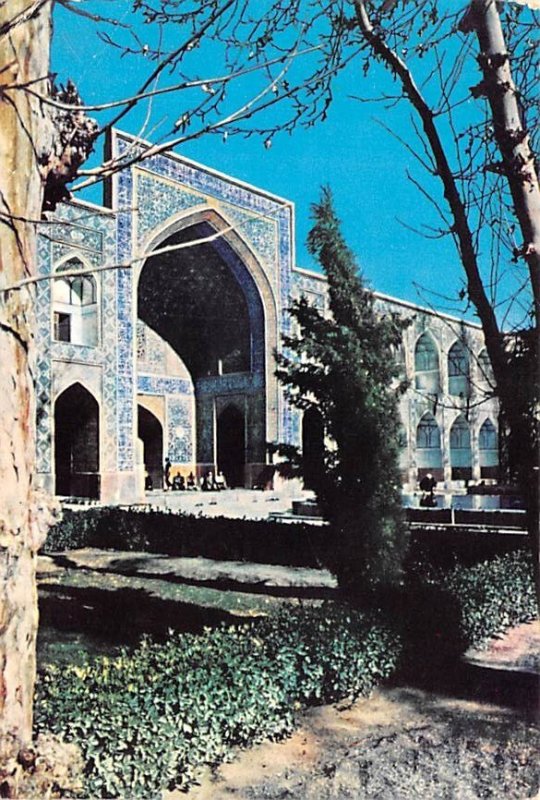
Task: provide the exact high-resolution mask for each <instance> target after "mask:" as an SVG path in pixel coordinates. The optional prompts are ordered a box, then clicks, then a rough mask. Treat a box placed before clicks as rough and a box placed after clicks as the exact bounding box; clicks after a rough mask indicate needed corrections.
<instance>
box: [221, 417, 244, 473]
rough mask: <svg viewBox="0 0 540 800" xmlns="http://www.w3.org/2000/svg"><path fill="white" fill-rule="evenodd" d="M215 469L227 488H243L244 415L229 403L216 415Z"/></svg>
mask: <svg viewBox="0 0 540 800" xmlns="http://www.w3.org/2000/svg"><path fill="white" fill-rule="evenodd" d="M216 442H217V446H216V451H217V453H216V454H217V459H216V461H217V469H218V471H219V472H222V473H223V475H224V476H225V480H226V482H227V486H229V487H230V488H234V487H235V486H243V485H244V482H245V467H246V415H245V411H244V409H242V408H239V407H238V406H237V405H236V404H234V403H230V404H229V405H227V406H225V408H224V409H222V411H221V412H220V413H219V414H218V417H217V426H216Z"/></svg>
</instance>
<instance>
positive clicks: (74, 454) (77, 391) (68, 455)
mask: <svg viewBox="0 0 540 800" xmlns="http://www.w3.org/2000/svg"><path fill="white" fill-rule="evenodd" d="M99 428H100V424H99V403H98V401H97V400H96V398H95V397H94V396H93V395H92V394H91V393H90V392H89V391H88V389H86V388H85V387H84V386H83V385H82V384H81V383H79V382H77V383H73V384H71V385H70V386H69V387H68V388H66V389H64V391H63V392H61V393H60V394H59V395H58V397H57V398H56V402H55V404H54V458H55V491H56V494H58V495H63V496H69V497H91V498H97V497H99V491H100V476H99V462H100V454H99Z"/></svg>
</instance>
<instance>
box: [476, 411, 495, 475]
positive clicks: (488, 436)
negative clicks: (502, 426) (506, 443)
mask: <svg viewBox="0 0 540 800" xmlns="http://www.w3.org/2000/svg"><path fill="white" fill-rule="evenodd" d="M478 451H479V458H480V477H481V478H493V479H497V478H498V474H499V437H498V433H497V428H496V427H495V425H494V424H493V422H492V421H491V420H490V419H489V417H488V418H487V419H486V420H484V422H483V423H482V426H481V427H480V431H479V433H478Z"/></svg>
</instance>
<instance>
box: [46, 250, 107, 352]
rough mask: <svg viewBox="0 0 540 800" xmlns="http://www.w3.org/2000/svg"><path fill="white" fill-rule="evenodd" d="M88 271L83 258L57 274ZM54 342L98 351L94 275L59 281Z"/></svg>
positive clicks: (56, 284)
mask: <svg viewBox="0 0 540 800" xmlns="http://www.w3.org/2000/svg"><path fill="white" fill-rule="evenodd" d="M83 269H85V264H84V263H83V262H82V261H81V260H80V259H79V258H70V259H69V260H68V261H65V262H64V263H63V264H62V265H61V266H60V267H59V268H58V270H57V273H58V274H59V276H61V275H62V272H68V271H69V272H72V271H74V270H83ZM52 312H53V338H54V339H55V341H57V342H71V343H72V344H81V345H86V346H87V347H95V346H96V345H97V343H98V303H97V284H96V281H95V279H94V278H93V277H92V275H80V276H79V275H77V276H67V275H66V277H64V278H62V277H59V278H58V279H56V280H55V281H54V282H53V287H52Z"/></svg>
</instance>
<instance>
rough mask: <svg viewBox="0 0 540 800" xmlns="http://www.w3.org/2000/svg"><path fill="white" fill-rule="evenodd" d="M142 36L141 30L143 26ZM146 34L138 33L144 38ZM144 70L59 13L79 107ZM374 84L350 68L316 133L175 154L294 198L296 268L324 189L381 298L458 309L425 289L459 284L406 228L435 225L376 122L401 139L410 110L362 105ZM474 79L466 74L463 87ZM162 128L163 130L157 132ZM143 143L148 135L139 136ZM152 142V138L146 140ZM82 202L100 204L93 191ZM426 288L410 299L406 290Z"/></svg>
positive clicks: (135, 116) (406, 160)
mask: <svg viewBox="0 0 540 800" xmlns="http://www.w3.org/2000/svg"><path fill="white" fill-rule="evenodd" d="M113 5H114V6H115V11H116V10H118V9H121V8H122V6H123V5H124V0H115V3H114V4H113V3H111V2H110V1H109V2H105V0H102V2H101V3H99V2H97V0H96V2H95V3H92V2H90V3H87V4H85V6H84V7H85V8H92V7H94V8H96V9H105V10H106V11H108V13H112V8H113ZM141 30H142V29H141ZM142 33H144V31H142ZM144 69H147V65H146V64H144V62H143V63H142V64H141V63H140V62H137V64H135V62H134V61H132V62H128V61H127V59H126V60H120V59H119V58H118V56H117V51H115V50H113V49H112V48H111V47H110V46H107V45H105V44H104V43H102V42H101V41H100V40H99V39H98V37H97V35H96V27H95V25H94V24H93V23H91V22H89V21H87V20H83V19H82V18H81V17H77V16H75V15H73V14H72V13H67V12H66V11H64V10H63V9H61V8H60V9H58V11H57V14H56V26H55V33H54V39H53V70H54V71H56V72H57V73H58V79H59V81H61V82H63V81H65V80H66V79H67V78H68V77H70V78H71V79H72V80H73V81H74V82H75V83H76V85H77V86H78V88H79V91H80V93H81V95H82V97H83V99H84V100H85V101H86V102H87V103H93V102H103V101H107V100H110V99H111V98H117V97H122V96H125V95H126V93H130V92H132V91H134V90H136V88H137V87H138V85H139V83H140V81H141V78H142V77H143V76H144V74H145V72H144ZM372 80H373V79H372V78H368V79H364V78H363V77H362V75H361V73H360V69H359V66H356V65H354V64H353V65H352V66H351V67H350V68H348V69H347V71H346V72H345V73H344V74H342V75H341V76H340V77H339V79H338V80H337V81H336V82H335V100H334V103H333V105H332V107H331V109H330V113H329V116H328V119H327V120H326V121H325V122H324V123H321V124H318V125H317V126H316V127H315V128H311V129H309V130H304V129H301V128H299V129H298V130H297V131H296V132H295V133H294V134H293V135H292V136H290V135H288V134H282V135H279V136H277V137H276V138H275V139H274V140H273V144H272V147H271V148H270V149H265V147H264V146H263V142H262V140H261V139H259V138H257V137H253V138H251V139H249V140H245V139H241V138H239V137H232V138H229V139H228V140H227V142H222V141H221V139H220V138H219V137H217V136H216V137H214V136H212V137H208V138H202V139H200V140H198V141H196V142H192V143H189V144H188V145H186V146H185V147H183V148H182V149H181V150H180V151H179V152H180V153H182V154H184V155H186V156H188V157H190V158H193V159H195V160H197V161H200V162H202V163H204V164H207V165H209V166H211V167H214V168H216V169H218V170H221V171H223V172H226V173H229V174H231V175H234V176H236V177H238V178H241V179H242V180H245V181H248V182H249V183H252V184H255V185H257V186H260V187H262V188H264V189H267V190H269V191H271V192H274V193H276V194H278V195H281V196H283V197H286V198H288V199H290V200H292V201H293V202H294V203H295V205H296V234H297V235H296V242H297V263H298V266H302V267H308V268H313V267H314V266H315V265H314V264H313V261H312V259H311V257H310V255H309V254H308V252H307V250H306V247H305V239H306V234H307V232H308V230H309V228H310V224H311V222H310V216H309V210H310V204H311V203H312V202H313V201H314V200H316V199H317V197H318V194H319V190H320V186H321V185H322V184H329V185H330V186H331V187H332V189H333V191H334V194H335V200H336V208H337V211H338V214H339V216H340V218H341V220H342V222H343V230H344V233H345V236H346V238H347V241H348V242H349V244H350V246H351V247H352V249H353V250H354V251H355V253H356V255H357V258H358V261H359V264H360V266H361V268H362V270H363V272H364V275H365V276H366V278H367V279H368V281H369V283H370V284H371V286H372V287H373V288H374V289H376V290H378V291H381V292H384V293H387V294H391V295H394V296H397V297H400V298H403V299H407V300H411V301H413V302H421V303H422V304H428V303H432V304H434V305H436V306H438V307H439V308H444V309H448V310H450V309H451V310H453V311H456V310H457V306H456V305H454V306H453V307H451V306H450V304H449V303H447V302H445V301H444V300H442V299H437V297H436V295H432V294H430V292H438V293H441V294H442V295H445V294H447V295H450V294H453V295H454V296H455V295H456V294H457V291H458V290H459V288H460V286H461V283H460V281H461V267H460V265H459V263H458V260H457V257H456V254H455V251H454V247H453V244H452V242H451V241H449V240H448V239H446V240H443V241H431V240H426V239H424V238H422V237H421V236H419V235H418V234H416V233H414V232H412V231H410V230H407V229H406V228H404V227H403V226H402V225H401V224H400V222H399V221H398V220H399V219H401V220H403V221H404V222H406V223H407V224H409V225H412V226H418V225H419V224H421V223H422V222H426V221H427V222H429V223H431V224H437V222H438V221H437V219H436V217H435V216H434V214H433V212H432V210H431V208H430V206H429V204H428V203H427V201H426V200H425V199H424V198H422V197H421V195H420V194H419V193H418V191H417V189H415V188H414V187H413V186H412V185H411V184H410V183H409V181H408V180H407V178H406V174H405V173H406V170H412V171H413V172H414V174H415V175H416V176H417V177H420V172H419V168H418V167H417V165H416V164H415V163H414V159H413V158H412V156H410V155H409V154H408V153H407V151H406V150H405V149H404V148H403V146H402V145H401V144H399V143H398V142H397V141H396V140H395V139H393V138H392V137H391V136H390V135H389V134H388V133H387V132H386V131H384V130H383V129H382V128H381V127H380V126H379V125H378V124H377V123H376V122H375V119H374V118H375V117H379V118H383V119H384V120H385V122H386V124H389V125H392V126H393V127H394V129H395V130H397V131H398V132H399V133H404V134H405V135H406V136H407V137H409V135H410V130H409V123H408V113H409V112H408V110H407V109H405V108H403V110H392V111H389V110H385V109H384V107H382V106H381V105H380V104H366V103H360V102H358V101H355V100H353V99H351V98H350V95H351V94H362V95H364V96H368V95H370V94H375V90H374V89H372ZM475 80H476V76H471V83H473V82H474V81H475ZM146 111H147V107H146V105H145V104H142V105H141V107H140V108H139V109H138V110H137V111H136V112H135V113H132V114H131V116H130V117H129V118H128V120H127V121H123V123H122V125H121V127H122V128H124V129H125V130H128V131H129V132H131V133H135V134H136V133H138V132H139V130H140V128H141V125H142V120H143V119H144V117H145V114H146ZM175 113H177V108H176V106H175V104H174V103H173V101H172V100H171V99H170V97H169V98H168V99H167V100H166V101H161V102H160V103H155V105H154V109H153V115H152V121H153V123H159V120H160V119H161V118H162V117H164V116H168V117H169V125H170V122H171V119H172V120H174V119H175V118H176V116H175ZM158 130H161V128H158ZM147 136H148V134H147ZM150 138H151V136H150ZM90 199H93V200H95V201H98V202H99V201H100V196H99V195H96V193H95V192H94V193H93V194H92V196H91V197H90ZM415 283H416V284H420V285H421V286H422V287H424V288H425V292H424V293H423V294H420V295H419V294H418V291H417V289H416V288H415V285H414V284H415Z"/></svg>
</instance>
